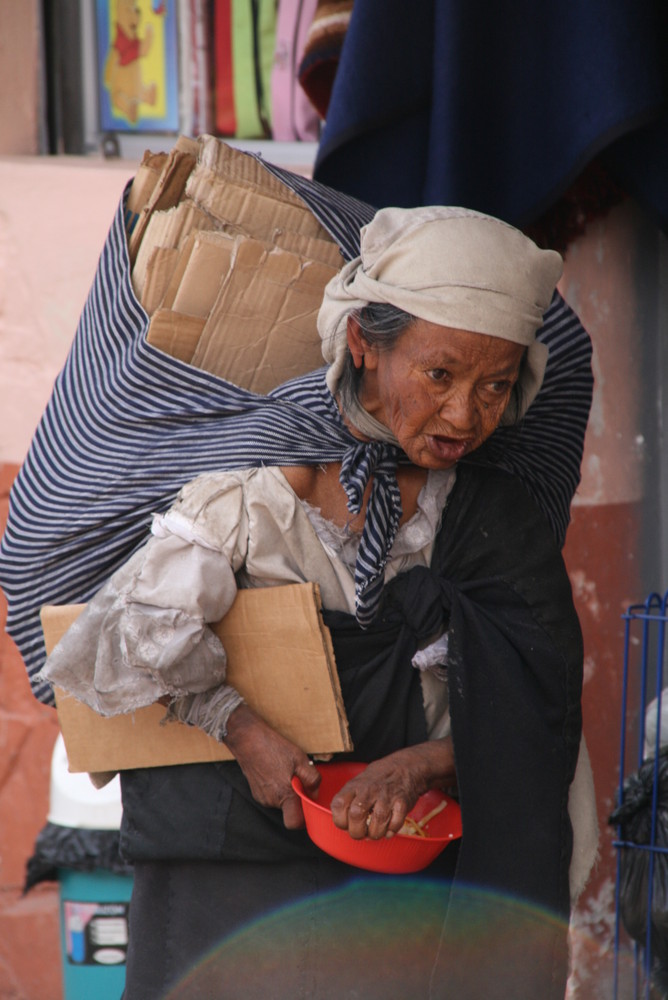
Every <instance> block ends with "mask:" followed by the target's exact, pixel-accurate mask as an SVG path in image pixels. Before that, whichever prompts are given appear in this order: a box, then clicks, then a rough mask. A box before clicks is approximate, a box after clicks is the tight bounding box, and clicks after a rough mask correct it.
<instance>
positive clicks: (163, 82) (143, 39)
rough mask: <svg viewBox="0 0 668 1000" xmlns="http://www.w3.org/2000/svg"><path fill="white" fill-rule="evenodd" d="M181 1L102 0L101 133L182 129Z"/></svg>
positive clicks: (99, 8) (99, 20)
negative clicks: (178, 4)
mask: <svg viewBox="0 0 668 1000" xmlns="http://www.w3.org/2000/svg"><path fill="white" fill-rule="evenodd" d="M175 2H176V0H97V36H98V57H99V78H100V84H99V93H100V126H101V129H102V131H113V132H117V131H125V132H127V131H133V132H135V131H136V132H155V131H158V132H164V131H167V132H169V131H174V132H176V131H178V128H179V104H178V54H177V37H176V12H175V9H174V8H175Z"/></svg>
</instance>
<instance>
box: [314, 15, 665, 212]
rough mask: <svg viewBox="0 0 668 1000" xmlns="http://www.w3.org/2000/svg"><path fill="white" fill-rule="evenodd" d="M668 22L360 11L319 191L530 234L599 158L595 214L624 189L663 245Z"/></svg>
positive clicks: (657, 18) (329, 127)
mask: <svg viewBox="0 0 668 1000" xmlns="http://www.w3.org/2000/svg"><path fill="white" fill-rule="evenodd" d="M667 22H668V13H667V12H666V6H665V4H662V3H659V2H658V0H637V2H634V3H632V4H631V3H628V0H543V2H541V3H535V2H534V0H500V2H494V3H489V2H484V0H421V2H420V3H417V4H413V5H411V8H410V14H409V13H408V11H407V8H406V5H405V4H404V3H402V2H401V0H355V4H354V7H353V11H352V16H351V19H350V24H349V27H348V31H347V34H346V38H345V42H344V45H343V49H342V52H341V60H340V63H339V68H338V72H337V75H336V78H335V80H334V85H333V90H332V95H331V100H330V102H329V107H328V114H327V121H326V124H325V128H324V131H323V134H322V137H321V142H320V148H319V152H318V157H317V162H316V167H315V177H316V178H317V179H318V180H321V181H324V182H325V183H327V184H332V185H334V186H335V187H338V188H339V189H340V190H343V191H346V192H347V193H349V194H353V195H355V196H357V197H359V198H363V199H366V200H368V201H370V202H372V203H373V204H375V205H378V206H384V205H401V206H414V205H424V204H455V205H465V206H467V207H469V208H475V209H478V210H480V211H484V212H489V213H490V214H492V215H497V216H500V217H501V218H503V219H506V220H507V221H508V222H511V223H513V224H514V225H517V226H520V227H524V226H527V225H529V224H530V223H534V222H536V220H538V219H539V218H540V217H541V216H543V215H544V213H545V212H546V211H547V210H548V209H549V208H550V207H551V206H553V205H555V203H556V202H557V201H558V199H560V197H561V196H562V195H564V194H565V193H566V192H567V191H568V190H569V189H570V188H571V186H572V185H573V183H574V182H575V181H576V180H577V179H578V178H579V177H580V175H581V174H582V173H583V171H584V168H585V167H586V166H587V165H588V164H590V163H591V162H592V161H594V160H595V159H596V158H598V160H599V167H600V169H601V170H603V171H604V172H605V173H606V174H607V175H608V176H609V185H608V183H606V188H608V190H606V191H605V192H601V191H600V183H599V185H598V188H599V195H603V197H602V201H601V209H602V210H604V209H605V207H606V206H608V205H609V204H610V203H612V202H614V200H615V197H618V193H617V194H615V189H616V188H617V186H621V188H623V189H625V190H626V191H628V192H629V193H631V194H633V195H635V196H636V197H637V198H638V199H639V200H640V201H641V202H643V203H644V204H645V205H646V206H647V207H648V208H649V209H650V210H651V211H652V212H653V213H654V215H655V217H656V219H657V221H658V223H659V224H660V225H661V226H663V227H664V228H665V229H666V230H667V231H668V184H666V177H667V176H668V68H667V67H668V61H667V60H666V51H667V45H666V43H667V41H668V23H667ZM589 190H590V193H591V196H594V194H595V188H593V187H590V189H589ZM587 197H590V195H589V194H588V195H587Z"/></svg>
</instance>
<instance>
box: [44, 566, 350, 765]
mask: <svg viewBox="0 0 668 1000" xmlns="http://www.w3.org/2000/svg"><path fill="white" fill-rule="evenodd" d="M83 608H84V605H82V604H78V605H66V606H63V607H45V608H43V609H42V626H43V629H44V636H45V640H46V648H47V652H50V651H51V650H52V649H53V648H54V646H55V645H56V643H57V642H58V641H59V640H60V638H62V636H63V635H64V634H65V632H66V631H67V629H68V628H69V627H70V625H71V624H72V623H73V622H74V621H75V620H76V618H77V616H78V615H79V614H80V613H81V611H82V610H83ZM215 631H216V634H217V635H218V636H219V637H220V639H221V641H222V643H223V645H224V646H225V649H226V651H227V655H228V679H229V682H230V684H232V685H234V687H236V688H237V690H238V691H240V692H241V694H242V695H243V696H244V698H245V699H246V701H247V702H248V704H249V705H251V707H253V708H254V709H255V710H256V711H257V712H258V713H259V714H260V715H261V716H262V717H263V718H264V719H265V720H266V721H267V722H268V723H269V724H270V725H271V726H273V727H274V728H275V729H276V730H278V731H279V732H281V733H283V735H285V736H286V737H287V738H288V739H290V740H292V741H293V742H294V743H296V744H298V745H299V746H301V747H302V749H303V750H304V751H305V752H306V753H310V754H328V753H337V752H343V751H350V750H352V742H351V740H350V734H349V731H348V723H347V720H346V715H345V709H344V707H343V699H342V697H341V689H340V686H339V679H338V674H337V672H336V666H335V662H334V653H333V649H332V643H331V637H330V634H329V630H328V629H327V628H326V626H325V625H324V623H323V621H322V615H321V612H320V594H319V589H318V586H317V584H312V583H306V584H290V585H287V586H283V587H268V588H263V589H255V590H241V591H239V593H238V595H237V599H236V601H235V603H234V605H233V606H232V608H231V609H230V611H229V612H228V614H227V615H226V616H225V618H224V619H223V621H222V622H220V623H219V624H218V625H217V626H215ZM56 703H57V708H58V718H59V722H60V726H61V730H62V733H63V739H64V741H65V747H66V750H67V756H68V762H69V767H70V770H71V771H88V772H100V771H121V770H125V769H127V768H133V767H161V766H164V765H169V764H189V763H196V762H200V761H214V760H229V759H230V758H231V754H230V752H229V750H228V749H227V747H225V746H224V745H223V744H221V743H218V742H216V741H215V740H213V739H211V738H210V737H209V736H207V735H206V734H205V733H203V732H202V730H200V729H197V728H195V727H191V726H186V725H184V724H182V723H180V722H170V723H166V724H163V720H164V717H165V708H164V707H163V706H162V705H159V704H155V705H151V706H149V707H148V708H143V709H140V710H138V711H136V712H133V713H131V714H128V715H117V716H113V717H109V718H105V717H103V716H101V715H98V714H97V713H96V712H94V711H92V709H90V708H88V706H86V705H84V704H83V703H82V702H80V701H77V700H76V699H75V698H73V697H72V696H71V695H68V694H66V693H65V692H64V691H61V690H57V691H56Z"/></svg>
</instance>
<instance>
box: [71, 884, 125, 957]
mask: <svg viewBox="0 0 668 1000" xmlns="http://www.w3.org/2000/svg"><path fill="white" fill-rule="evenodd" d="M128 909H129V903H122V902H118V903H90V902H83V901H82V902H76V901H74V900H65V901H64V903H63V918H64V921H65V950H66V954H67V961H68V962H69V963H71V964H72V965H123V964H125V959H126V954H127V948H128Z"/></svg>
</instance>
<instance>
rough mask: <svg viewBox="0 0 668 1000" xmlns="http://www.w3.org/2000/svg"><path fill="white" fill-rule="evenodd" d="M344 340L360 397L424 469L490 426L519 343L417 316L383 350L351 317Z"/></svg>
mask: <svg viewBox="0 0 668 1000" xmlns="http://www.w3.org/2000/svg"><path fill="white" fill-rule="evenodd" d="M348 342H349V345H350V348H351V352H352V355H353V360H354V363H355V365H356V367H358V368H363V376H362V383H361V388H360V394H359V397H360V402H361V404H362V405H363V406H364V408H365V409H366V410H368V411H369V412H370V413H371V414H373V416H375V417H376V419H377V420H380V421H381V423H383V424H385V426H386V427H389V428H390V430H391V431H392V432H393V433H394V435H395V437H396V438H397V440H398V441H399V444H400V445H401V447H402V448H403V450H404V451H405V453H406V455H407V456H408V457H409V459H410V460H411V461H412V462H413V463H414V464H415V465H419V466H422V467H423V468H425V469H449V468H451V467H452V466H453V465H455V463H456V462H458V461H459V460H460V459H461V458H463V457H464V455H468V454H469V452H472V451H474V450H475V449H476V448H478V447H479V446H480V445H481V444H482V443H483V441H485V440H486V439H487V438H488V437H489V436H490V434H492V432H493V431H494V430H496V428H497V427H498V425H499V422H500V420H501V417H502V415H503V411H504V410H505V408H506V406H507V404H508V401H509V398H510V394H511V392H512V390H513V386H514V385H515V383H516V381H517V379H518V376H519V370H520V363H521V361H522V357H523V355H524V351H525V348H524V347H523V346H522V345H521V344H516V343H513V342H512V341H509V340H501V339H500V338H499V337H490V336H487V335H486V334H480V333H471V332H470V331H467V330H455V329H451V328H450V327H444V326H439V325H438V324H437V323H430V322H428V321H427V320H422V319H418V320H415V321H414V322H413V323H411V325H410V326H409V327H408V328H407V329H406V330H405V331H404V332H403V333H402V334H401V335H400V336H399V338H398V339H397V340H396V342H395V345H394V347H392V348H391V349H389V350H388V349H383V348H378V347H374V346H372V345H369V344H368V343H367V342H366V341H365V340H364V337H363V334H362V332H361V330H360V328H359V326H358V325H357V324H356V322H355V321H354V320H351V321H350V322H349V327H348Z"/></svg>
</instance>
